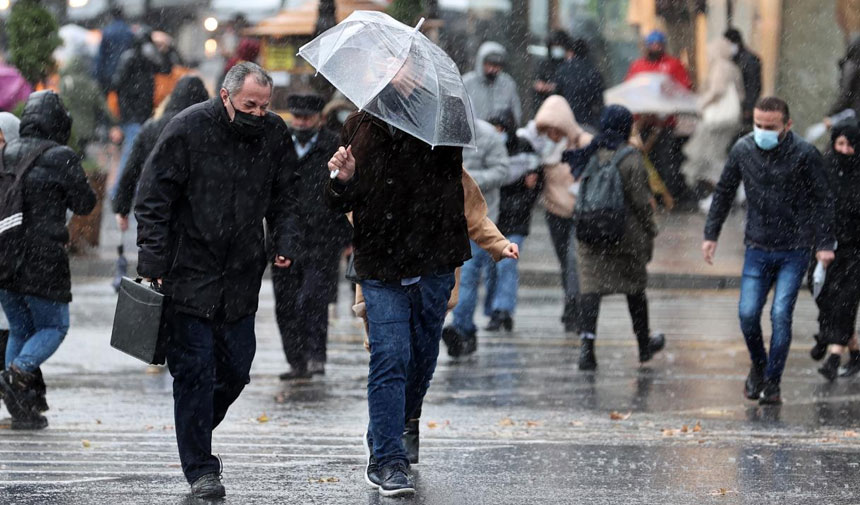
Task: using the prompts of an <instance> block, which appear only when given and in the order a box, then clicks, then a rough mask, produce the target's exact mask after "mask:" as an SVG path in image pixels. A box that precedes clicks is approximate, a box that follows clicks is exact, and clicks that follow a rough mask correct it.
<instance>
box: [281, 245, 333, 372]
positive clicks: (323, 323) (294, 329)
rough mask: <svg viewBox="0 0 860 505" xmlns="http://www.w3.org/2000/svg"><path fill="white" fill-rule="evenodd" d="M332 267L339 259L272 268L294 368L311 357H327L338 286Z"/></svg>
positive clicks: (286, 348) (289, 359)
mask: <svg viewBox="0 0 860 505" xmlns="http://www.w3.org/2000/svg"><path fill="white" fill-rule="evenodd" d="M320 266H321V267H322V268H320ZM332 270H334V271H337V263H336V260H335V262H334V263H333V264H323V265H313V264H311V265H308V264H304V265H295V266H293V267H290V268H288V269H286V270H282V269H277V268H276V269H274V270H273V271H272V284H273V285H274V289H275V316H276V318H277V320H278V329H279V330H280V332H281V342H282V343H283V345H284V354H286V356H287V363H289V364H290V366H292V367H294V368H305V367H307V364H308V361H310V360H313V361H320V362H325V360H326V341H327V340H328V304H329V301H330V300H331V297H332V295H331V293H332V291H336V290H337V277H334V276H332V275H331V272H332Z"/></svg>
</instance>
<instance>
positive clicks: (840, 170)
mask: <svg viewBox="0 0 860 505" xmlns="http://www.w3.org/2000/svg"><path fill="white" fill-rule="evenodd" d="M841 135H845V137H846V138H848V141H849V142H850V143H851V145H852V146H857V147H855V149H857V148H858V147H860V130H858V128H857V127H855V126H849V125H841V126H835V127H834V128H833V132H832V134H831V137H832V139H833V142H831V148H830V149H829V150H828V151H827V153H826V154H825V155H824V162H825V167H826V169H827V174H828V178H829V181H830V188H831V190H832V191H833V198H834V199H835V202H836V203H835V216H836V217H835V233H836V240H837V241H838V243H839V248H838V249H837V254H838V253H839V252H840V251H842V250H843V249H847V248H851V249H860V199H858V197H857V195H860V153H855V154H854V155H851V156H845V155H844V154H841V153H838V152H836V151H835V150H834V149H833V144H834V143H835V141H836V139H837V138H839V137H840V136H841Z"/></svg>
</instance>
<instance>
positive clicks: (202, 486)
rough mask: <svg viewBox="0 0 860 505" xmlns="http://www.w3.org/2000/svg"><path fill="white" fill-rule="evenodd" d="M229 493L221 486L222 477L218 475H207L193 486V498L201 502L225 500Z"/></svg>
mask: <svg viewBox="0 0 860 505" xmlns="http://www.w3.org/2000/svg"><path fill="white" fill-rule="evenodd" d="M226 495H227V491H226V490H225V489H224V485H223V484H221V476H220V475H218V474H217V473H207V474H206V475H204V476H202V477H199V478H198V479H197V480H195V481H194V483H193V484H191V496H193V497H194V498H199V499H201V500H217V499H219V498H224V497H225V496H226Z"/></svg>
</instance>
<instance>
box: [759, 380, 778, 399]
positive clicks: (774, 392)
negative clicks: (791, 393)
mask: <svg viewBox="0 0 860 505" xmlns="http://www.w3.org/2000/svg"><path fill="white" fill-rule="evenodd" d="M781 403H782V395H781V391H780V388H779V382H777V381H775V380H773V379H769V380H766V381H765V383H764V388H762V390H761V396H759V399H758V404H759V405H779V404H781Z"/></svg>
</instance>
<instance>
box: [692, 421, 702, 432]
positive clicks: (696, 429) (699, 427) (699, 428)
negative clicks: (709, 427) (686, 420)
mask: <svg viewBox="0 0 860 505" xmlns="http://www.w3.org/2000/svg"><path fill="white" fill-rule="evenodd" d="M701 431H702V423H700V422H699V421H696V425H695V426H693V433H699V432H701Z"/></svg>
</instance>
